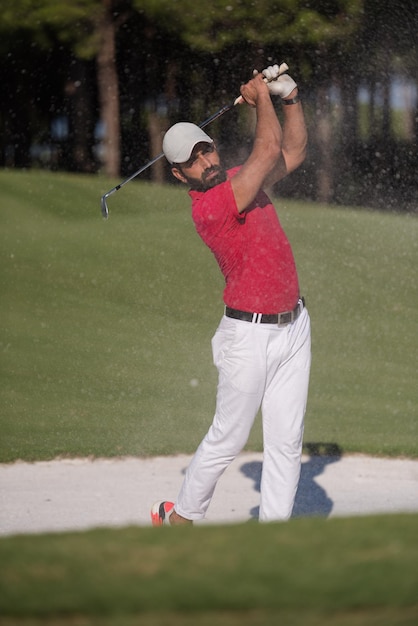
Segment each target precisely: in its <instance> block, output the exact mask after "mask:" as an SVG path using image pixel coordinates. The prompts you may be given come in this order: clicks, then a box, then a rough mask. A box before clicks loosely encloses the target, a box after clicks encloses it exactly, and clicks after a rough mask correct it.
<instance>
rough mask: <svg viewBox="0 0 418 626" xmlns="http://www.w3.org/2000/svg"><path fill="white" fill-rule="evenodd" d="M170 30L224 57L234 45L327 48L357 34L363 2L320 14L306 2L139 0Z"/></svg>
mask: <svg viewBox="0 0 418 626" xmlns="http://www.w3.org/2000/svg"><path fill="white" fill-rule="evenodd" d="M135 4H136V6H137V8H138V9H140V10H142V11H146V12H147V13H148V14H149V15H150V16H152V17H153V19H156V20H158V22H159V23H161V24H164V27H165V28H167V29H168V30H174V31H175V32H176V33H180V35H181V36H182V38H183V39H184V41H185V42H186V43H187V44H188V45H190V46H191V48H192V49H195V50H203V51H210V52H219V51H221V50H222V49H225V48H228V47H230V46H232V45H237V44H238V45H239V44H241V45H248V44H253V45H258V46H263V45H271V44H275V45H280V46H283V45H286V44H289V43H291V44H295V43H298V44H302V45H303V44H309V43H319V42H321V44H322V45H324V44H325V42H326V41H328V40H331V39H332V40H335V39H336V38H338V39H339V40H340V41H341V39H342V38H343V37H345V36H347V35H349V34H352V32H353V30H354V29H355V27H356V25H357V18H358V17H359V15H360V11H361V8H362V2H361V1H360V0H355V1H353V0H351V1H347V0H339V1H334V2H331V3H330V2H317V3H316V4H315V8H313V7H312V4H311V3H308V6H306V4H307V3H306V2H305V1H303V0H276V1H275V2H271V0H258V1H257V2H252V1H249V0H214V1H212V2H211V3H210V5H207V4H201V3H196V2H195V1H194V0H177V1H176V2H172V0H159V1H155V0H148V1H147V0H137V2H136V3H135Z"/></svg>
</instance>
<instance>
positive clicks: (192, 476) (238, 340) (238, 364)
mask: <svg viewBox="0 0 418 626" xmlns="http://www.w3.org/2000/svg"><path fill="white" fill-rule="evenodd" d="M212 349H213V358H214V363H215V365H216V367H217V368H218V372H219V380H218V391H217V402H216V413H215V417H214V419H213V422H212V425H211V427H210V429H209V431H208V433H207V434H206V436H205V437H204V439H203V441H202V442H201V444H200V446H199V448H198V449H197V451H196V453H195V455H194V457H193V459H192V461H191V463H190V466H189V467H188V469H187V472H186V476H185V479H184V481H183V485H182V487H181V490H180V493H179V495H178V498H177V501H176V503H175V510H176V511H177V513H178V514H179V515H181V516H183V517H185V518H187V519H190V520H200V519H202V518H203V517H204V516H205V513H206V511H207V508H208V506H209V504H210V501H211V498H212V496H213V493H214V490H215V487H216V484H217V481H218V480H219V478H220V476H221V475H222V473H223V472H224V471H225V469H226V468H227V467H228V465H229V464H230V463H231V462H232V461H233V460H234V458H235V457H236V456H237V455H238V454H239V453H240V452H241V450H242V449H243V447H244V446H245V444H246V442H247V440H248V436H249V434H250V430H251V428H252V426H253V423H254V420H255V417H256V415H257V413H258V410H259V409H260V407H261V410H262V419H263V422H262V423H263V445H264V458H263V472H262V479H261V499H260V520H261V521H274V520H287V519H289V517H290V516H291V514H292V509H293V503H294V500H295V496H296V490H297V486H298V482H299V476H300V467H301V454H302V437H303V422H304V415H305V409H306V401H307V396H308V385H309V371H310V363H311V341H310V319H309V315H308V312H307V310H306V309H304V310H303V311H302V313H301V314H300V316H299V318H298V319H297V320H296V321H295V322H293V323H292V324H288V325H287V326H281V327H279V326H277V325H276V324H256V323H251V322H244V321H241V320H235V319H232V318H229V317H225V316H224V317H223V318H222V320H221V322H220V325H219V327H218V329H217V331H216V333H215V336H214V337H213V339H212Z"/></svg>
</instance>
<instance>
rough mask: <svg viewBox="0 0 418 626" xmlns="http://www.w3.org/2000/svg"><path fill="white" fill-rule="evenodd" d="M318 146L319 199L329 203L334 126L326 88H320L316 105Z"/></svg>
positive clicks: (331, 193)
mask: <svg viewBox="0 0 418 626" xmlns="http://www.w3.org/2000/svg"><path fill="white" fill-rule="evenodd" d="M316 114H317V118H318V119H317V123H316V144H317V148H318V168H317V199H318V200H319V201H320V202H326V203H329V202H331V200H332V197H333V172H332V154H333V142H332V126H331V116H330V111H329V101H328V94H327V89H326V87H319V89H318V94H317V105H316Z"/></svg>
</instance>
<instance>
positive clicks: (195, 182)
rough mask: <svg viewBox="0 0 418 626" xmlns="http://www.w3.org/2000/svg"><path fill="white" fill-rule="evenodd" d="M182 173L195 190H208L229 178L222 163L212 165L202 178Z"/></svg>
mask: <svg viewBox="0 0 418 626" xmlns="http://www.w3.org/2000/svg"><path fill="white" fill-rule="evenodd" d="M182 174H183V176H184V177H185V178H186V180H187V184H188V185H189V186H190V189H192V190H193V191H208V189H212V188H213V187H216V185H219V184H220V183H224V182H225V181H226V179H227V176H226V169H225V168H224V167H222V166H221V165H212V167H210V168H208V169H207V170H205V171H204V172H203V174H202V176H201V178H191V177H190V176H186V174H185V173H184V172H182ZM212 174H213V175H212Z"/></svg>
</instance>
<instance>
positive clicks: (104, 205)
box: [100, 193, 109, 220]
mask: <svg viewBox="0 0 418 626" xmlns="http://www.w3.org/2000/svg"><path fill="white" fill-rule="evenodd" d="M107 196H108V194H107V193H105V194H104V196H102V197H101V199H100V204H101V207H102V215H103V217H104V219H105V220H107V218H108V217H109V209H108V208H107V202H106V198H107Z"/></svg>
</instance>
